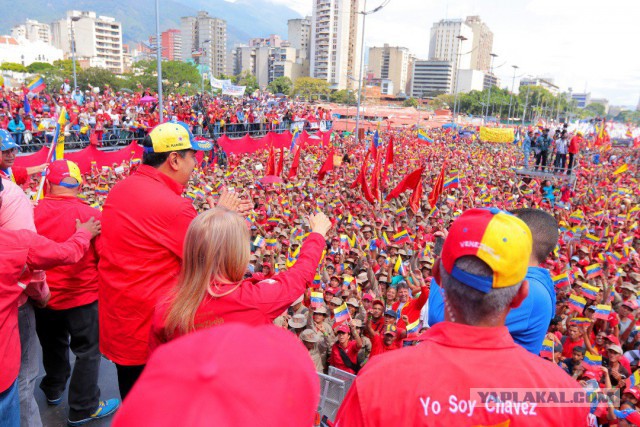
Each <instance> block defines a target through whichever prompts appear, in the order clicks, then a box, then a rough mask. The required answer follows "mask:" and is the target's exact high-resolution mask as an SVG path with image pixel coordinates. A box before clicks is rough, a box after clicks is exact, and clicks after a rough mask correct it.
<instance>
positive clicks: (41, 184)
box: [35, 109, 66, 205]
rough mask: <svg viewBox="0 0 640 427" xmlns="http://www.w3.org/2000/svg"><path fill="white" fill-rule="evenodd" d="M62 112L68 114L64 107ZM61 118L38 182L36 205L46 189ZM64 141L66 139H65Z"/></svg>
mask: <svg viewBox="0 0 640 427" xmlns="http://www.w3.org/2000/svg"><path fill="white" fill-rule="evenodd" d="M60 114H66V111H65V110H64V109H62V111H61V112H60ZM60 128H61V125H60V120H58V123H56V131H55V133H54V134H53V140H52V141H51V145H50V146H49V153H47V160H46V161H45V164H46V165H47V166H46V167H45V168H44V170H43V171H42V174H41V177H40V184H38V192H37V193H36V200H35V202H36V205H37V204H38V201H39V200H40V197H41V196H42V190H43V189H44V178H45V176H46V175H47V169H48V167H49V166H48V164H49V163H51V158H52V156H53V150H54V149H55V146H56V144H57V143H58V139H59V138H60ZM63 143H64V141H63Z"/></svg>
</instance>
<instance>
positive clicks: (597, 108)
mask: <svg viewBox="0 0 640 427" xmlns="http://www.w3.org/2000/svg"><path fill="white" fill-rule="evenodd" d="M585 109H586V110H588V111H591V112H592V113H594V114H595V115H596V116H604V114H605V108H604V105H602V104H595V103H591V104H589V105H587V107H586V108H585Z"/></svg>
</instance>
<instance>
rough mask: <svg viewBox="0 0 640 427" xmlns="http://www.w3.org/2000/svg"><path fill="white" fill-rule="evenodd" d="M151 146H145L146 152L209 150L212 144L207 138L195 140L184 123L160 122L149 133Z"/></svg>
mask: <svg viewBox="0 0 640 427" xmlns="http://www.w3.org/2000/svg"><path fill="white" fill-rule="evenodd" d="M149 137H150V138H151V143H152V147H145V148H144V149H145V151H146V152H151V153H169V152H171V151H180V150H196V151H209V150H211V149H212V148H213V144H211V142H210V141H207V140H197V139H196V138H194V136H193V134H192V133H191V131H190V130H189V127H188V126H187V125H186V123H182V122H175V123H172V122H171V123H162V124H161V125H158V126H156V127H155V128H153V130H152V131H151V132H150V133H149Z"/></svg>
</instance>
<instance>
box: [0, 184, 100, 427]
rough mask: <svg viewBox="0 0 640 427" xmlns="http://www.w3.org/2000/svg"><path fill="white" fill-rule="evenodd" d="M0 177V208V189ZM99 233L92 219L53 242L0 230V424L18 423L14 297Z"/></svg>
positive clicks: (78, 253) (17, 338) (70, 259)
mask: <svg viewBox="0 0 640 427" xmlns="http://www.w3.org/2000/svg"><path fill="white" fill-rule="evenodd" d="M3 189H4V185H3V184H2V180H1V179H0V209H2V190H3ZM99 233H100V222H96V221H94V220H93V219H91V220H89V221H87V222H86V223H83V224H81V223H80V222H79V221H77V223H76V232H75V233H74V234H73V235H72V236H71V237H70V238H69V239H68V240H66V241H65V242H63V243H56V242H53V241H51V240H49V239H47V238H45V237H42V236H39V235H37V234H36V233H34V232H33V231H29V230H6V229H2V232H1V233H0V253H1V254H2V257H0V325H1V327H0V425H3V426H5V425H11V426H13V425H19V424H20V403H19V398H18V386H17V380H16V378H17V377H18V370H19V369H20V336H19V333H18V298H19V297H20V295H22V292H23V290H24V286H25V285H24V284H25V283H28V282H29V281H30V279H31V272H32V271H34V270H43V269H49V268H53V267H55V266H58V265H66V264H73V263H75V262H77V261H78V260H79V259H80V258H82V256H83V255H84V253H85V252H86V251H87V249H88V248H89V244H90V242H91V239H92V238H93V237H95V236H96V235H98V234H99Z"/></svg>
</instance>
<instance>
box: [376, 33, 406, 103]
mask: <svg viewBox="0 0 640 427" xmlns="http://www.w3.org/2000/svg"><path fill="white" fill-rule="evenodd" d="M410 57H411V55H410V54H409V49H407V48H406V47H393V46H389V45H388V44H385V45H384V46H382V47H371V48H369V64H368V66H367V70H368V71H370V72H372V73H373V78H375V79H383V80H384V79H388V80H391V82H392V83H393V88H394V89H393V92H395V93H393V95H395V94H397V93H399V92H404V93H406V92H407V82H408V80H409V74H410V72H411V69H410V68H409V65H410Z"/></svg>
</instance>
